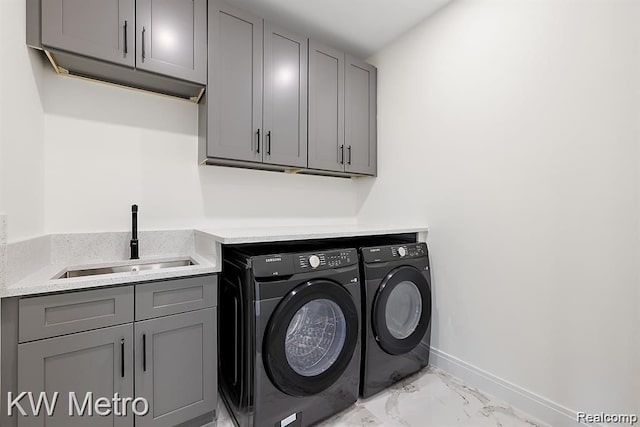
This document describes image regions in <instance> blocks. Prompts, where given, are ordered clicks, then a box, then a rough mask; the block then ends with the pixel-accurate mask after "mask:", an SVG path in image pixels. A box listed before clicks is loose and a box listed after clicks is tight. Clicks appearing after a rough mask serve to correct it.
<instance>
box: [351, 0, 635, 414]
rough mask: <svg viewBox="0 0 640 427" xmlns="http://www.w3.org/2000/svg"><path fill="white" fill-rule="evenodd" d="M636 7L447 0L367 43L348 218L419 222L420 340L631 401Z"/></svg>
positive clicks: (588, 393) (611, 405)
mask: <svg viewBox="0 0 640 427" xmlns="http://www.w3.org/2000/svg"><path fill="white" fill-rule="evenodd" d="M639 7H640V6H639V4H638V2H637V1H633V0H628V1H625V0H610V1H604V0H602V1H598V0H585V1H572V0H565V1H558V0H538V1H528V0H523V1H511V0H456V1H454V2H453V3H452V4H451V5H449V6H447V7H445V8H444V9H442V10H441V11H440V12H438V13H437V14H436V15H434V16H433V17H432V18H430V19H428V20H427V21H426V22H424V23H423V24H421V25H420V26H419V27H417V28H415V29H414V30H412V31H411V32H409V33H408V34H407V35H405V36H404V37H402V38H401V39H400V40H398V41H396V42H394V43H393V44H392V45H391V46H388V47H387V48H385V49H384V50H382V51H381V52H379V54H377V55H376V56H375V57H374V58H373V61H374V63H376V64H377V66H378V67H379V68H378V69H379V81H378V85H379V86H378V108H379V113H378V114H379V117H378V119H379V121H378V127H379V178H378V179H377V180H375V181H374V182H371V181H368V182H362V183H360V184H359V185H360V186H361V189H360V190H361V194H360V197H361V200H360V203H361V208H360V211H359V218H360V220H361V221H371V222H380V221H393V222H398V221H407V222H409V223H413V222H425V221H426V222H427V223H428V224H429V226H430V232H429V243H430V249H431V255H432V262H433V275H434V293H435V313H434V315H435V330H434V334H433V344H434V346H435V347H437V348H438V349H439V350H441V351H444V352H446V353H448V354H450V355H453V356H455V357H458V358H460V359H461V360H463V361H466V362H468V363H470V364H472V365H475V366H477V367H479V368H482V369H484V370H486V371H488V372H490V373H492V374H494V375H496V376H498V377H501V378H503V379H505V380H507V381H510V382H512V383H514V384H516V385H519V386H521V387H524V388H525V389H528V390H530V391H532V392H534V393H537V394H539V395H541V396H543V397H545V398H547V399H550V400H552V401H553V402H556V403H559V404H561V405H564V406H566V407H568V408H571V409H573V410H585V411H592V412H596V411H598V412H599V411H621V412H630V411H635V412H636V413H638V412H640V399H639V398H638V396H640V387H638V381H639V380H638V379H639V378H640V369H639V363H640V353H639V351H638V329H637V325H638V319H639V314H640V308H639V307H640V303H639V301H640V299H639V298H638V295H639V294H638V288H639V286H638V283H639V281H638V273H639V270H638V259H639V258H638V254H639V253H638V244H639V241H640V234H639V231H640V229H639V226H638V219H639V218H640V208H639V206H638V199H639V194H638V192H639V182H640V181H639V173H638V172H639V166H640V163H639V160H640V158H639V153H638V145H639V143H640V138H639V133H638V125H639V124H640V120H639V119H640V115H639V114H638V112H639V110H638V107H639V106H640V92H639V91H638V88H639V87H640V84H639V80H640V67H639V61H640V59H639V58H640V52H639V51H638V46H639V43H640V37H639V34H638V30H637V28H638V22H640V19H638V18H640V13H638V12H639V10H638V9H639ZM634 340H635V341H634Z"/></svg>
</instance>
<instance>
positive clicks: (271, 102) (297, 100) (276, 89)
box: [263, 23, 308, 167]
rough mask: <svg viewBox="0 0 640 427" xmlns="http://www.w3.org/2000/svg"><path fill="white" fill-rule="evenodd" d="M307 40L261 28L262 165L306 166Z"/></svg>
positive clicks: (288, 33)
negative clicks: (262, 34)
mask: <svg viewBox="0 0 640 427" xmlns="http://www.w3.org/2000/svg"><path fill="white" fill-rule="evenodd" d="M307 47H308V42H307V38H306V37H301V36H298V35H296V34H292V33H290V32H289V31H286V30H284V29H282V28H278V27H276V26H275V25H272V24H269V23H265V27H264V99H263V121H264V135H265V140H264V145H263V146H264V162H265V163H272V164H277V165H284V166H298V167H306V166H307V61H308V56H307Z"/></svg>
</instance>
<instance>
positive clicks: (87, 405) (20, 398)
mask: <svg viewBox="0 0 640 427" xmlns="http://www.w3.org/2000/svg"><path fill="white" fill-rule="evenodd" d="M59 397H60V393H59V392H57V391H56V392H55V393H53V394H52V395H51V396H47V394H46V393H45V392H40V393H33V392H30V391H29V392H26V391H23V392H22V393H19V394H17V395H14V394H13V393H11V392H9V393H7V414H8V415H9V416H10V417H12V416H14V415H17V414H20V415H22V416H25V417H28V416H33V417H37V416H40V415H46V416H48V417H51V416H53V414H54V413H55V411H56V407H57V405H58V401H59ZM68 402H69V405H68V407H67V410H68V415H69V416H70V417H85V416H86V417H92V416H94V414H95V415H98V416H101V417H108V416H110V415H115V416H116V417H126V416H127V415H128V414H130V413H131V414H134V415H137V416H144V415H147V413H148V412H149V402H148V401H147V399H145V398H142V397H138V398H135V399H134V398H133V397H120V395H119V394H118V393H116V394H114V395H113V397H111V398H108V397H99V398H97V399H94V397H93V393H91V392H89V393H86V394H85V395H84V399H82V398H80V399H79V398H78V396H76V393H75V392H73V391H72V392H69V399H68Z"/></svg>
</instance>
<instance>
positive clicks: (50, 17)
mask: <svg viewBox="0 0 640 427" xmlns="http://www.w3.org/2000/svg"><path fill="white" fill-rule="evenodd" d="M134 9H135V3H134V0H42V45H43V46H45V47H50V48H56V49H60V50H63V51H67V52H74V53H78V54H81V55H85V56H89V57H92V58H96V59H100V60H104V61H109V62H114V63H116V64H120V65H126V66H129V67H133V66H134V64H135V55H134V28H135V10H134Z"/></svg>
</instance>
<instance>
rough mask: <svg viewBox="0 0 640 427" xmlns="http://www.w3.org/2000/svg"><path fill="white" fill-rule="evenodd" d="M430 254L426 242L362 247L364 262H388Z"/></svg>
mask: <svg viewBox="0 0 640 427" xmlns="http://www.w3.org/2000/svg"><path fill="white" fill-rule="evenodd" d="M427 256H429V252H428V251H427V244H426V243H422V242H421V243H408V244H405V245H391V246H375V247H371V248H362V258H363V259H364V262H368V263H373V262H388V261H397V260H400V259H403V258H420V257H427Z"/></svg>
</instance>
